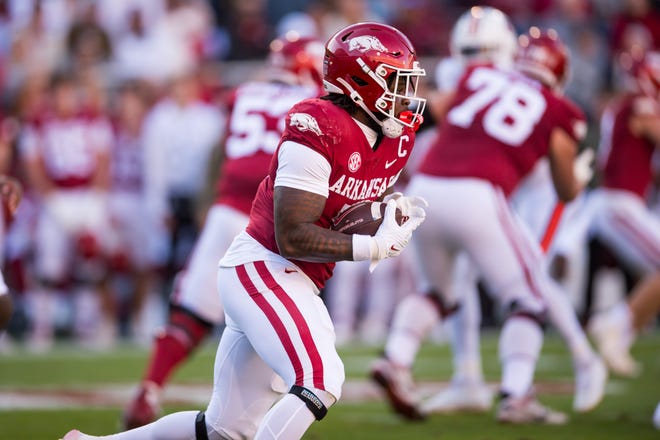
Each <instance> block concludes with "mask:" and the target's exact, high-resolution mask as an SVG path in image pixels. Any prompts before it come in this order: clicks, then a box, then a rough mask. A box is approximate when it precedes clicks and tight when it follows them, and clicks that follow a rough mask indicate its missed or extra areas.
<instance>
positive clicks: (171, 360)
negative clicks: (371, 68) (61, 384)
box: [124, 33, 324, 429]
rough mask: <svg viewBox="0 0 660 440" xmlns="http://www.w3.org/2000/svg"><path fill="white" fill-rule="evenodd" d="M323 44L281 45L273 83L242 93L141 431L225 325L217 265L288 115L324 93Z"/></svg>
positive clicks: (149, 382) (291, 41)
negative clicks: (177, 373) (167, 389)
mask: <svg viewBox="0 0 660 440" xmlns="http://www.w3.org/2000/svg"><path fill="white" fill-rule="evenodd" d="M323 51H324V48H323V43H321V42H320V41H318V40H316V39H313V38H300V37H298V35H297V34H295V33H289V34H287V35H285V36H283V37H281V38H278V39H276V40H274V41H273V42H272V43H271V45H270V55H269V60H268V68H267V71H266V75H265V78H263V79H260V80H254V81H251V82H247V83H245V84H243V85H241V86H239V87H238V88H237V89H236V90H234V92H233V94H232V97H231V98H230V104H229V109H228V110H229V122H228V131H227V136H226V138H225V141H224V142H223V147H222V151H221V153H222V159H221V164H218V167H217V171H216V173H215V174H216V175H217V178H216V179H212V180H215V181H216V182H215V185H216V195H217V196H216V199H215V203H214V204H213V206H211V208H210V209H209V211H208V214H207V216H206V220H205V223H204V227H203V229H202V233H201V235H200V237H199V239H198V241H197V243H196V244H195V247H194V249H193V252H192V255H191V257H190V259H189V261H188V263H187V265H186V267H185V269H184V271H183V272H182V273H180V274H179V281H178V282H177V284H176V286H175V288H174V291H173V292H172V295H171V298H170V310H169V319H168V321H169V322H168V324H167V326H166V327H165V328H164V329H163V330H162V331H161V332H160V333H159V334H158V335H157V336H156V338H155V341H154V344H153V350H152V355H151V360H150V361H149V366H148V368H147V371H146V373H145V376H144V378H143V380H142V383H141V385H140V387H139V389H138V392H137V394H136V396H135V398H134V399H133V401H132V402H131V403H130V405H129V406H128V408H127V410H126V413H125V414H124V426H125V428H127V429H132V428H136V427H138V426H142V425H145V424H147V423H150V422H152V421H153V420H154V419H155V418H156V417H157V415H158V413H159V407H160V394H161V390H162V388H163V386H164V385H165V383H166V382H167V380H168V378H169V377H170V375H171V374H172V372H173V371H174V370H175V369H176V368H177V367H178V366H179V365H180V364H181V363H182V362H183V361H184V360H186V359H187V358H188V357H190V356H191V354H192V353H193V351H194V350H195V348H197V346H199V344H200V343H201V342H202V341H203V340H204V339H205V337H206V336H207V335H208V334H209V333H210V332H211V330H212V329H213V328H214V326H216V325H219V324H221V323H223V321H224V311H223V308H222V305H221V303H220V298H219V296H218V292H217V285H216V275H217V270H218V269H217V263H218V261H219V260H220V258H221V257H222V255H223V254H224V253H225V251H226V250H227V249H228V248H229V245H230V244H231V241H232V240H233V239H234V237H235V236H236V235H238V233H239V232H241V231H242V230H243V229H244V228H245V226H246V225H247V222H248V215H249V212H250V206H251V204H252V199H253V198H254V195H255V193H256V192H257V187H258V186H259V182H261V180H262V179H263V178H264V176H266V174H267V173H268V165H269V163H270V160H271V158H272V155H273V152H274V151H275V149H276V147H277V142H278V140H279V138H280V136H281V134H282V130H283V129H284V117H285V116H286V112H287V111H288V110H289V109H290V108H291V107H292V106H293V105H294V104H295V103H297V102H299V101H302V100H303V99H307V98H311V97H316V96H318V95H319V94H320V92H321V86H322V84H321V67H322V63H323Z"/></svg>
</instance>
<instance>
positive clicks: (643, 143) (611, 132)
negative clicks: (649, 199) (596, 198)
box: [598, 95, 660, 198]
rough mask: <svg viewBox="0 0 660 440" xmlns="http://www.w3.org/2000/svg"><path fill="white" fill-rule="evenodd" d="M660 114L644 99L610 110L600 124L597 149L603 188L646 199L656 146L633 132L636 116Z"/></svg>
mask: <svg viewBox="0 0 660 440" xmlns="http://www.w3.org/2000/svg"><path fill="white" fill-rule="evenodd" d="M644 113H646V114H660V104H658V103H657V102H656V101H654V100H652V99H650V98H647V97H644V96H639V95H637V96H626V97H624V98H623V99H622V100H620V101H618V102H615V103H613V104H611V105H609V106H608V107H607V109H606V110H605V112H604V113H603V118H602V120H601V143H600V146H599V148H598V154H599V164H600V165H601V166H602V170H601V171H602V183H601V186H603V187H605V188H612V189H622V190H626V191H630V192H633V193H635V194H637V195H639V196H640V197H641V198H644V197H645V196H646V193H647V191H648V189H649V187H650V184H651V180H652V169H651V157H652V156H653V151H654V150H655V146H654V145H653V143H652V142H651V141H649V140H648V139H646V138H644V137H639V136H636V135H635V134H633V133H632V132H631V131H630V126H629V122H630V118H631V117H633V116H634V115H636V114H644Z"/></svg>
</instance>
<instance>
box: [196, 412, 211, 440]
mask: <svg viewBox="0 0 660 440" xmlns="http://www.w3.org/2000/svg"><path fill="white" fill-rule="evenodd" d="M195 439H197V440H209V436H208V434H207V433H206V415H205V414H204V411H200V412H199V413H198V414H197V418H196V419H195Z"/></svg>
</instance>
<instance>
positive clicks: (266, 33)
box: [213, 0, 274, 60]
mask: <svg viewBox="0 0 660 440" xmlns="http://www.w3.org/2000/svg"><path fill="white" fill-rule="evenodd" d="M213 3H214V4H213V8H214V11H215V14H216V21H217V24H218V25H219V26H220V27H222V28H224V29H225V30H226V32H227V34H228V37H229V42H230V47H229V52H228V53H227V54H226V59H227V60H249V59H258V58H260V59H264V58H265V57H266V55H267V54H268V44H269V43H270V41H271V40H272V38H273V36H274V35H273V33H274V31H273V29H272V25H271V24H270V23H269V21H268V15H267V11H266V0H215V1H214V2H213Z"/></svg>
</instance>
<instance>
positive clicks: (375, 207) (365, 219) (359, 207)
mask: <svg viewBox="0 0 660 440" xmlns="http://www.w3.org/2000/svg"><path fill="white" fill-rule="evenodd" d="M386 205H387V204H386V203H383V202H374V201H371V200H364V201H361V202H357V203H355V204H353V205H351V206H349V207H348V208H346V209H344V210H343V211H341V212H340V213H339V214H337V215H336V216H335V217H334V218H333V219H332V225H331V228H332V230H334V231H338V232H343V233H344V234H361V235H372V236H373V235H374V234H376V231H378V228H379V227H380V224H381V223H382V222H383V215H384V214H385V206H386ZM395 218H396V222H397V223H398V224H399V225H401V224H403V222H405V221H406V220H407V219H406V218H405V217H404V215H403V214H402V212H401V210H400V209H399V208H397V210H396V215H395Z"/></svg>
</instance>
